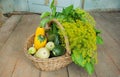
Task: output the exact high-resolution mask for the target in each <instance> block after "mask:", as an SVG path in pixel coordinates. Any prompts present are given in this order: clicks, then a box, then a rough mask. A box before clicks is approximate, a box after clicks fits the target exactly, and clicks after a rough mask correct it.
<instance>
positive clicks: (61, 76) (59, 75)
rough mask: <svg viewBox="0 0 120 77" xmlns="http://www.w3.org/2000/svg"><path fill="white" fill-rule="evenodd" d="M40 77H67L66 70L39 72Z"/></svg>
mask: <svg viewBox="0 0 120 77" xmlns="http://www.w3.org/2000/svg"><path fill="white" fill-rule="evenodd" d="M41 77H68V73H67V69H66V67H65V68H62V69H59V70H56V71H50V72H44V71H42V72H41Z"/></svg>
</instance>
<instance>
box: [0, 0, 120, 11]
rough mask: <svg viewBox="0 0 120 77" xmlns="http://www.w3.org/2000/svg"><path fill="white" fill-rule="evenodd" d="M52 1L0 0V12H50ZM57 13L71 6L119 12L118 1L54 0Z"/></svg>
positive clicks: (119, 4) (119, 1)
mask: <svg viewBox="0 0 120 77" xmlns="http://www.w3.org/2000/svg"><path fill="white" fill-rule="evenodd" d="M51 1H52V0H0V12H3V13H9V12H13V11H27V12H35V13H41V12H44V11H50V9H49V5H50V3H51ZM55 3H56V6H57V11H61V9H62V8H63V7H66V6H68V5H70V4H73V5H74V6H75V7H80V8H82V7H83V8H84V9H85V10H88V11H91V10H93V11H96V10H97V11H109V10H120V0H55Z"/></svg>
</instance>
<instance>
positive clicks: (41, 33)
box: [35, 27, 45, 36]
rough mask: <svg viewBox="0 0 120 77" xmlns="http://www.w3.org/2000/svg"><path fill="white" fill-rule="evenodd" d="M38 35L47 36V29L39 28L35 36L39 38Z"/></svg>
mask: <svg viewBox="0 0 120 77" xmlns="http://www.w3.org/2000/svg"><path fill="white" fill-rule="evenodd" d="M38 35H43V36H44V35H45V29H44V28H42V27H37V29H36V32H35V36H38Z"/></svg>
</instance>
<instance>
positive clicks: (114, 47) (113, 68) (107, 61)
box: [92, 13, 120, 77]
mask: <svg viewBox="0 0 120 77" xmlns="http://www.w3.org/2000/svg"><path fill="white" fill-rule="evenodd" d="M92 15H93V16H94V17H95V19H96V21H97V26H98V28H99V29H101V30H102V36H103V39H104V44H103V45H102V47H101V48H100V51H99V55H100V54H101V53H100V52H102V54H101V55H100V57H99V61H100V62H99V63H98V66H97V67H96V73H97V76H100V77H106V74H105V73H104V72H102V71H104V70H106V71H107V72H106V73H107V76H108V77H110V76H111V77H112V76H114V75H116V77H118V76H120V69H119V65H120V62H119V61H120V57H119V52H120V50H119V44H118V43H117V42H116V41H115V40H114V38H113V37H112V36H111V35H110V34H111V32H113V31H111V32H108V31H106V29H105V27H104V26H105V25H104V24H103V23H106V21H103V18H101V17H100V15H99V14H98V13H97V14H95V13H94V14H92ZM107 28H108V29H110V28H111V27H107ZM102 55H103V56H102ZM102 61H103V62H102ZM101 63H104V64H101ZM100 65H102V66H104V67H101V66H100ZM103 69H104V70H103ZM100 72H101V74H100ZM109 74H111V75H109Z"/></svg>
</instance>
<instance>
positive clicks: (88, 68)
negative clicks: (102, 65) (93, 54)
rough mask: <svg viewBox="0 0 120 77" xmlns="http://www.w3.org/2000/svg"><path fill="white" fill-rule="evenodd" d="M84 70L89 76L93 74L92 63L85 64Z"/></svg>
mask: <svg viewBox="0 0 120 77" xmlns="http://www.w3.org/2000/svg"><path fill="white" fill-rule="evenodd" d="M85 68H86V70H87V71H88V73H89V74H92V73H93V72H94V66H93V64H92V63H87V64H86V66H85Z"/></svg>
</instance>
